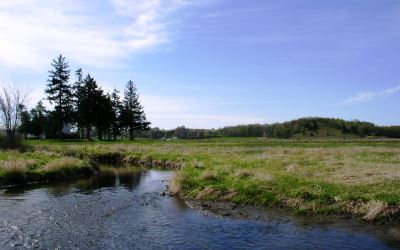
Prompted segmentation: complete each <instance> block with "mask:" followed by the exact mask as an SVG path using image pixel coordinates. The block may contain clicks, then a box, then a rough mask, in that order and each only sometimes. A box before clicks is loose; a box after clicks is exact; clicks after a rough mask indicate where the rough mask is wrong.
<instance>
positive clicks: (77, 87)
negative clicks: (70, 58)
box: [72, 69, 84, 138]
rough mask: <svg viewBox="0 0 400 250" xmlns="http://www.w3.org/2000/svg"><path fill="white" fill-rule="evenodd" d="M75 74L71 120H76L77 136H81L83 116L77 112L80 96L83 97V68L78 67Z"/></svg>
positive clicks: (80, 100)
mask: <svg viewBox="0 0 400 250" xmlns="http://www.w3.org/2000/svg"><path fill="white" fill-rule="evenodd" d="M75 76H76V81H75V82H74V84H73V86H72V90H73V97H74V100H73V104H74V107H73V110H74V111H73V113H74V115H73V120H74V121H75V122H76V124H77V126H78V133H79V137H80V138H82V134H83V131H82V130H83V128H84V125H83V117H82V116H81V114H80V112H79V107H80V106H81V104H80V103H81V102H82V98H83V96H82V95H83V91H84V80H83V70H82V69H78V70H76V71H75Z"/></svg>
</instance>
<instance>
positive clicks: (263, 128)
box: [136, 117, 400, 139]
mask: <svg viewBox="0 0 400 250" xmlns="http://www.w3.org/2000/svg"><path fill="white" fill-rule="evenodd" d="M136 136H138V137H144V138H153V139H161V138H165V139H167V138H177V139H203V138H212V137H270V138H306V137H336V138H349V137H361V138H363V137H372V136H374V137H388V138H400V126H390V127H389V126H388V127H382V126H376V125H374V124H373V123H369V122H361V121H357V120H353V121H345V120H342V119H334V118H319V117H309V118H301V119H297V120H293V121H289V122H284V123H274V124H249V125H238V126H229V127H224V128H220V129H190V128H185V127H178V128H176V129H171V130H161V129H159V128H152V129H150V130H147V131H141V132H139V133H137V134H136Z"/></svg>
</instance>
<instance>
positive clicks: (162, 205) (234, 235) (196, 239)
mask: <svg viewBox="0 0 400 250" xmlns="http://www.w3.org/2000/svg"><path fill="white" fill-rule="evenodd" d="M171 175H172V173H171V172H166V171H158V170H138V169H137V168H128V169H113V168H102V171H101V172H100V173H99V174H98V175H96V176H93V177H91V178H88V179H82V180H78V181H73V182H66V183H58V184H46V185H36V186H29V187H24V188H12V189H8V190H4V191H2V192H1V193H0V249H78V248H79V249H128V248H130V249H132V248H134V249H153V248H163V249H244V248H247V249H267V248H268V249H271V248H279V249H289V248H290V249H305V248H307V249H313V248H315V249H334V248H336V249H339V248H340V249H360V248H362V249H393V248H396V247H399V246H400V243H399V241H397V240H398V239H396V237H398V235H397V234H398V232H400V230H399V228H398V227H397V228H396V227H384V226H365V225H360V224H358V223H356V222H343V221H340V222H338V221H332V220H324V219H322V220H321V219H315V218H311V217H293V216H285V215H281V216H279V215H278V216H277V215H271V219H270V220H268V221H249V220H238V219H230V218H220V217H215V216H210V215H206V214H204V213H202V212H200V211H197V210H193V209H190V208H188V207H187V206H186V205H185V204H184V203H183V202H182V201H181V200H179V199H177V198H174V197H169V196H161V195H160V192H162V191H163V190H164V189H165V185H166V184H167V182H166V181H167V180H168V179H169V178H170V177H171ZM396 235H397V236H396Z"/></svg>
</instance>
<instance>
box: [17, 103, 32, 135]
mask: <svg viewBox="0 0 400 250" xmlns="http://www.w3.org/2000/svg"><path fill="white" fill-rule="evenodd" d="M30 130H31V114H30V113H29V111H28V110H26V109H25V108H24V109H23V111H22V112H21V125H20V126H19V129H18V131H19V132H20V133H22V134H23V135H24V138H25V139H27V138H28V133H30Z"/></svg>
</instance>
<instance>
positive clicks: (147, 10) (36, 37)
mask: <svg viewBox="0 0 400 250" xmlns="http://www.w3.org/2000/svg"><path fill="white" fill-rule="evenodd" d="M192 3H194V1H191V0H187V1H184V0H168V1H165V0H109V1H108V2H104V1H101V2H100V1H93V0H89V1H78V0H70V1H62V0H2V1H1V2H0V30H1V32H0V64H2V65H3V66H5V67H7V68H11V69H15V68H16V69H21V68H22V69H34V70H35V69H42V67H43V66H47V65H48V63H49V58H53V57H55V56H56V55H57V54H59V53H64V54H66V55H67V56H68V58H69V59H71V60H72V61H75V62H77V63H81V64H84V65H89V66H94V67H100V68H101V67H105V66H110V65H117V64H118V62H120V61H121V59H123V58H124V57H126V56H130V55H132V54H135V53H138V52H143V51H146V50H148V49H151V48H154V47H156V46H158V45H160V44H163V43H166V42H168V41H170V37H171V34H172V33H173V30H174V27H173V25H174V23H176V22H172V21H171V20H172V19H174V20H175V19H177V18H178V17H177V16H176V14H177V11H178V10H179V9H181V8H183V7H186V6H188V5H190V4H192Z"/></svg>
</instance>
